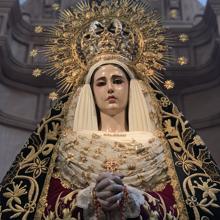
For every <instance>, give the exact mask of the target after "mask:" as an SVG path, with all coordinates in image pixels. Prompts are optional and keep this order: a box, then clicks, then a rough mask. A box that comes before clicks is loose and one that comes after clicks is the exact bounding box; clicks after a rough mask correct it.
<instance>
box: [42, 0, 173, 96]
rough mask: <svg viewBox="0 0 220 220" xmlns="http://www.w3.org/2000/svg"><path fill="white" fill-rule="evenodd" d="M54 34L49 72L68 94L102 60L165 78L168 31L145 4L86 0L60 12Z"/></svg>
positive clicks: (156, 79) (146, 76) (48, 53)
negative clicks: (116, 61)
mask: <svg viewBox="0 0 220 220" xmlns="http://www.w3.org/2000/svg"><path fill="white" fill-rule="evenodd" d="M49 33H50V40H49V43H48V45H47V46H46V49H45V50H44V54H46V56H47V57H48V60H49V63H50V68H49V69H48V70H47V72H49V73H50V74H52V75H54V76H55V77H54V78H55V79H58V80H59V81H60V89H62V90H64V92H67V91H69V90H70V89H71V88H77V87H78V86H80V85H81V84H83V82H84V79H85V76H86V74H87V72H88V70H89V68H90V67H91V66H92V65H93V64H94V63H96V62H98V61H100V60H112V59H114V60H119V61H121V62H124V63H125V64H126V65H127V66H129V67H130V68H131V69H132V70H134V73H135V75H136V77H137V78H139V79H141V80H143V81H145V82H148V83H149V82H151V83H154V84H157V83H158V82H162V78H163V75H162V73H161V72H162V71H163V70H165V65H166V62H167V61H168V58H169V56H168V55H167V52H168V46H167V44H166V35H165V29H164V28H163V27H162V25H161V24H160V21H159V19H158V17H157V15H156V14H155V12H154V11H153V10H152V9H151V8H150V7H149V5H148V4H146V3H144V2H141V1H139V2H136V1H132V0H120V1H118V0H104V1H102V2H101V4H98V3H97V2H96V1H92V2H91V3H89V2H87V1H83V2H80V3H78V5H77V7H76V8H71V9H68V10H65V11H63V12H61V15H60V19H59V21H58V22H57V24H56V25H55V27H53V28H51V30H50V32H49Z"/></svg>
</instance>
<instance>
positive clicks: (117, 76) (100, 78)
mask: <svg viewBox="0 0 220 220" xmlns="http://www.w3.org/2000/svg"><path fill="white" fill-rule="evenodd" d="M112 78H123V79H124V78H125V77H124V76H121V75H112ZM105 79H106V77H105V76H101V77H99V78H98V79H96V81H98V80H105Z"/></svg>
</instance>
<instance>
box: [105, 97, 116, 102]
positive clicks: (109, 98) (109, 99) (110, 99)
mask: <svg viewBox="0 0 220 220" xmlns="http://www.w3.org/2000/svg"><path fill="white" fill-rule="evenodd" d="M106 101H107V102H109V103H114V102H115V101H116V97H115V96H109V97H108V98H107V99H106Z"/></svg>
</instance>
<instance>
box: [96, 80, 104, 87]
mask: <svg viewBox="0 0 220 220" xmlns="http://www.w3.org/2000/svg"><path fill="white" fill-rule="evenodd" d="M105 85H106V82H104V81H100V82H97V83H96V86H105Z"/></svg>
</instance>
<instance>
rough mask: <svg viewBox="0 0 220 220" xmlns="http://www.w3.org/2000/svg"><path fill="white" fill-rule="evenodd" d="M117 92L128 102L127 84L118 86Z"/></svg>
mask: <svg viewBox="0 0 220 220" xmlns="http://www.w3.org/2000/svg"><path fill="white" fill-rule="evenodd" d="M118 92H119V93H120V97H121V98H122V99H123V100H124V102H125V103H127V102H128V93H129V92H128V84H126V85H123V86H120V87H119V88H118Z"/></svg>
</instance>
